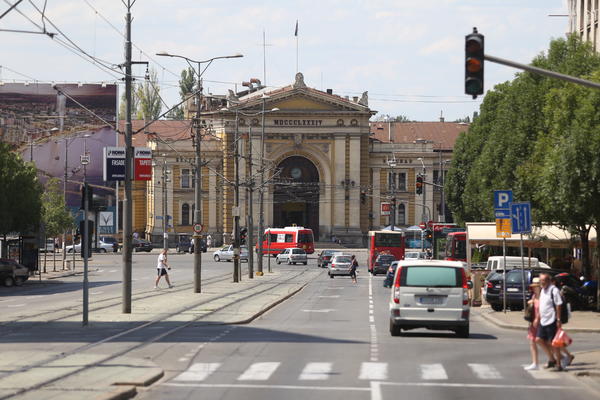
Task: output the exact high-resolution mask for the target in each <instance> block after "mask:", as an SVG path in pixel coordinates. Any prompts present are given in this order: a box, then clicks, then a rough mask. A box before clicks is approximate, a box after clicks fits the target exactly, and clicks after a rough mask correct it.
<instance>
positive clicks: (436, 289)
mask: <svg viewBox="0 0 600 400" xmlns="http://www.w3.org/2000/svg"><path fill="white" fill-rule="evenodd" d="M471 287H472V283H471V282H470V281H467V271H466V269H465V267H464V263H461V262H456V261H439V260H409V261H399V262H398V267H397V268H396V272H395V273H394V285H393V288H392V293H391V295H390V301H389V310H390V334H391V335H392V336H399V335H400V334H401V333H402V330H408V329H415V328H427V329H433V330H452V331H454V332H455V333H456V335H457V336H459V337H463V338H467V337H469V312H470V309H469V294H468V289H470V288H471Z"/></svg>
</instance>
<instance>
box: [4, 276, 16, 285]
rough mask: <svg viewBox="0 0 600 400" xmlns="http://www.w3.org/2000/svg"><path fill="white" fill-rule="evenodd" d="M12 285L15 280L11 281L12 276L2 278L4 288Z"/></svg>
mask: <svg viewBox="0 0 600 400" xmlns="http://www.w3.org/2000/svg"><path fill="white" fill-rule="evenodd" d="M14 284H15V280H14V279H13V277H12V276H7V277H6V278H4V286H6V287H11V286H13V285H14Z"/></svg>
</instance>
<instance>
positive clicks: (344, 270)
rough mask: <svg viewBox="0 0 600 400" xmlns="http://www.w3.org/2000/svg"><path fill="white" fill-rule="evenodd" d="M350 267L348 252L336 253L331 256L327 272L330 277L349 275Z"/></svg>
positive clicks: (350, 260) (350, 259)
mask: <svg viewBox="0 0 600 400" xmlns="http://www.w3.org/2000/svg"><path fill="white" fill-rule="evenodd" d="M351 269H352V256H351V255H349V254H337V255H335V256H333V257H332V258H331V263H330V264H329V268H328V271H327V274H328V275H329V277H330V278H333V277H334V276H335V275H350V270H351Z"/></svg>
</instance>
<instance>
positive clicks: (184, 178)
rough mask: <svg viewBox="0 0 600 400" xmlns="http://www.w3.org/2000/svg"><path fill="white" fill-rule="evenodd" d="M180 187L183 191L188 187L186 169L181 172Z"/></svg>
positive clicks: (188, 176)
mask: <svg viewBox="0 0 600 400" xmlns="http://www.w3.org/2000/svg"><path fill="white" fill-rule="evenodd" d="M181 187H182V188H183V189H185V188H189V187H190V170H189V169H187V168H186V169H182V170H181Z"/></svg>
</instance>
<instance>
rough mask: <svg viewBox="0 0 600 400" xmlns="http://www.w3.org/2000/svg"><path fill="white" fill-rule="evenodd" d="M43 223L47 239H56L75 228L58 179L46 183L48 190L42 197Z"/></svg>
mask: <svg viewBox="0 0 600 400" xmlns="http://www.w3.org/2000/svg"><path fill="white" fill-rule="evenodd" d="M42 221H43V222H44V228H45V231H46V236H47V237H56V236H58V235H59V234H61V233H63V232H64V231H65V230H67V229H68V228H71V227H73V224H74V219H73V215H71V213H70V212H69V211H68V209H67V207H66V204H65V197H64V195H63V191H62V188H61V187H60V180H59V179H58V178H52V179H50V180H48V182H47V183H46V190H45V191H44V194H43V195H42Z"/></svg>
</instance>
